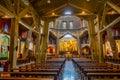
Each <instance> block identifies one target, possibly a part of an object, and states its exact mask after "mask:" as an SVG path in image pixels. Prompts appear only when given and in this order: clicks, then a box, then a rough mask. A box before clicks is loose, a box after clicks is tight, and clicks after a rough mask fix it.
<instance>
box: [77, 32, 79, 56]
mask: <svg viewBox="0 0 120 80" xmlns="http://www.w3.org/2000/svg"><path fill="white" fill-rule="evenodd" d="M77 47H78V55H80V39H79V32H78V31H77Z"/></svg>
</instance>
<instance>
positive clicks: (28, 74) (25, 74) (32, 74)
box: [0, 72, 58, 80]
mask: <svg viewBox="0 0 120 80" xmlns="http://www.w3.org/2000/svg"><path fill="white" fill-rule="evenodd" d="M0 74H1V75H2V74H10V76H11V77H35V78H36V77H39V76H41V77H43V76H46V77H48V76H51V77H53V78H54V80H57V77H58V74H57V72H0Z"/></svg>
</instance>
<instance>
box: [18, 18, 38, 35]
mask: <svg viewBox="0 0 120 80" xmlns="http://www.w3.org/2000/svg"><path fill="white" fill-rule="evenodd" d="M19 23H20V24H21V25H23V26H24V27H26V28H27V29H29V30H31V31H33V32H35V33H37V34H39V32H38V31H36V30H34V29H33V28H31V27H30V25H28V24H27V23H25V22H24V21H23V20H20V21H19Z"/></svg>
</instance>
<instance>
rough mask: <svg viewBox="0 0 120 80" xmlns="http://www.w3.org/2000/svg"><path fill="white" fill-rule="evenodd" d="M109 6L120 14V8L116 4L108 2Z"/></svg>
mask: <svg viewBox="0 0 120 80" xmlns="http://www.w3.org/2000/svg"><path fill="white" fill-rule="evenodd" d="M107 4H108V5H109V6H110V7H111V8H113V9H114V10H115V11H117V12H118V13H119V14H120V7H119V6H117V5H116V4H115V3H113V2H112V1H107Z"/></svg>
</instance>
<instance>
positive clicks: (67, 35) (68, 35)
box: [64, 34, 72, 38]
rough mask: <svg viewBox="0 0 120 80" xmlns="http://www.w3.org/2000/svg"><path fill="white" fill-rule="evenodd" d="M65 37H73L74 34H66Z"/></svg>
mask: <svg viewBox="0 0 120 80" xmlns="http://www.w3.org/2000/svg"><path fill="white" fill-rule="evenodd" d="M64 37H65V38H70V37H72V35H70V34H66V35H65V36H64Z"/></svg>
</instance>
